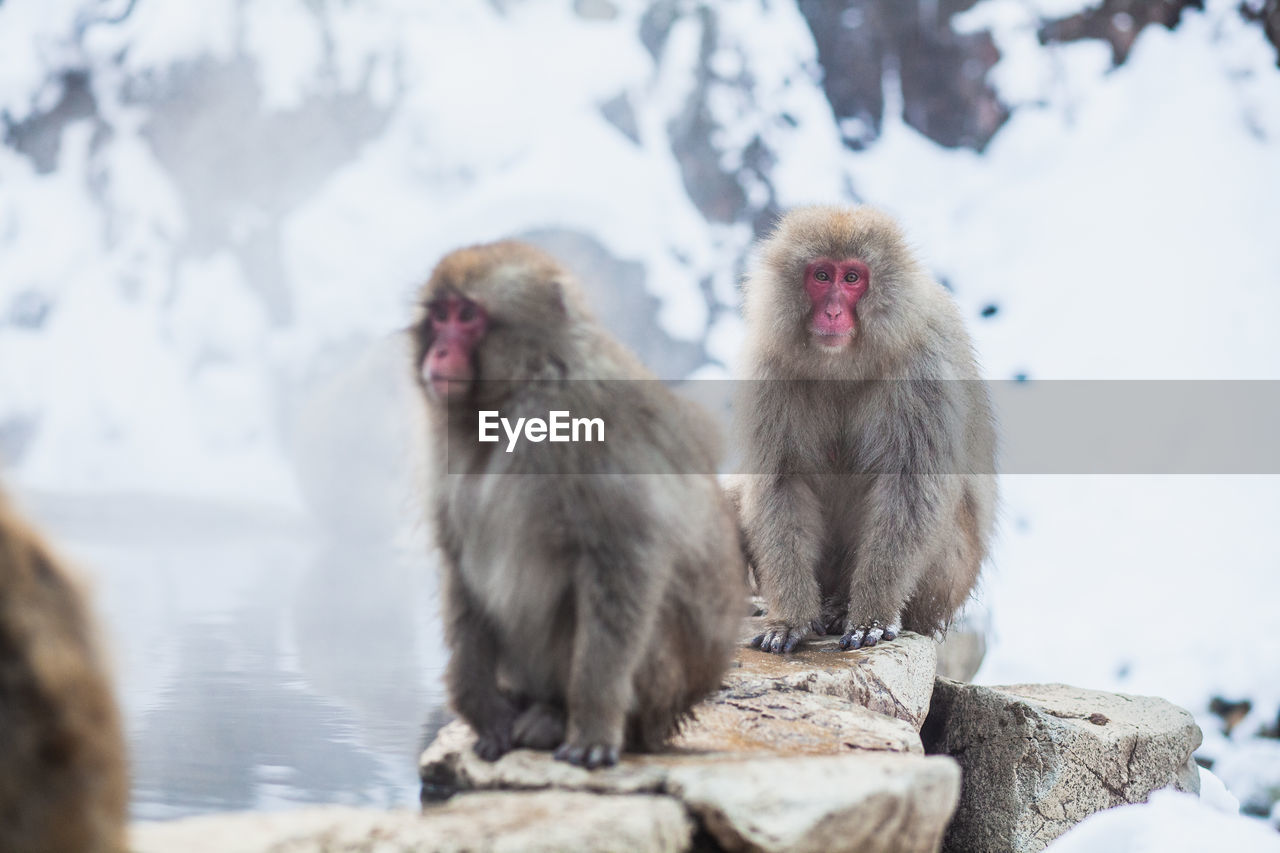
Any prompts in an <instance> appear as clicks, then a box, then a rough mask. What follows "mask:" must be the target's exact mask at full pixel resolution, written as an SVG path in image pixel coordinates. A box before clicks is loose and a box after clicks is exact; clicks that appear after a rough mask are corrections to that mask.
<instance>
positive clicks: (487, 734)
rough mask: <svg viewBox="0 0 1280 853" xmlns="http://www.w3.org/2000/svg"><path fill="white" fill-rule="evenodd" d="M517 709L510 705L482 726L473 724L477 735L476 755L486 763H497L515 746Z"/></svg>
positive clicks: (496, 711) (506, 705) (496, 712)
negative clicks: (514, 734)
mask: <svg viewBox="0 0 1280 853" xmlns="http://www.w3.org/2000/svg"><path fill="white" fill-rule="evenodd" d="M515 719H516V715H515V709H514V708H513V707H511V706H510V704H509V703H503V705H502V707H500V708H499V709H497V710H495V712H494V713H493V714H492V715H490V716H489V717H488V718H487V719H486V720H485V722H484V724H482V725H476V724H475V723H473V724H472V728H473V729H474V730H475V733H476V742H475V746H473V747H472V749H474V750H475V753H476V755H478V756H480V757H481V758H483V759H484V760H485V761H497V760H498V759H499V758H501V757H502V756H504V755H506V754H507V753H508V752H510V751H511V747H512V746H513V744H514V740H513V731H514V725H515Z"/></svg>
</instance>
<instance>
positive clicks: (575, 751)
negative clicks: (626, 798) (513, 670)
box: [555, 534, 662, 769]
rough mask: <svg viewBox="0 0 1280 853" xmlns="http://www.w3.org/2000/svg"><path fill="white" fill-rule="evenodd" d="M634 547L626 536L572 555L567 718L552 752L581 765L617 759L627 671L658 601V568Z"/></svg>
mask: <svg viewBox="0 0 1280 853" xmlns="http://www.w3.org/2000/svg"><path fill="white" fill-rule="evenodd" d="M633 538H634V534H633ZM599 550H600V551H605V549H604V548H603V547H602V548H601V549H599ZM639 551H640V549H639V548H637V547H635V545H634V543H632V544H630V545H628V546H627V547H622V548H620V549H619V550H618V551H616V552H613V553H608V552H605V553H595V554H591V555H584V556H583V557H582V558H581V559H579V561H578V566H577V568H576V572H575V578H574V582H575V589H576V596H577V607H576V612H577V625H576V626H575V630H574V637H573V660H572V662H571V664H570V669H569V689H568V697H567V698H568V701H567V705H568V712H569V713H568V718H569V720H568V727H567V731H566V733H565V741H564V743H562V744H561V745H560V747H559V748H558V749H557V750H556V752H555V757H556V758H557V759H559V760H560V761H567V762H569V763H570V764H577V765H580V766H582V767H586V768H588V769H591V768H595V767H601V766H606V765H612V764H617V763H618V753H619V752H620V750H621V748H622V743H623V736H624V734H625V726H626V718H627V712H628V710H630V708H631V703H632V698H633V696H632V694H633V689H634V688H633V682H634V676H635V670H636V667H637V665H638V664H639V662H640V658H641V656H642V655H643V654H644V653H645V652H646V651H648V647H649V645H650V643H649V637H650V636H651V635H652V632H653V626H654V623H655V622H656V621H657V613H658V608H659V602H658V600H657V596H658V594H659V593H660V590H659V589H658V579H659V577H660V576H661V571H662V569H661V568H660V567H658V566H654V565H648V564H646V563H645V561H644V558H643V556H642V555H641V554H640V553H639Z"/></svg>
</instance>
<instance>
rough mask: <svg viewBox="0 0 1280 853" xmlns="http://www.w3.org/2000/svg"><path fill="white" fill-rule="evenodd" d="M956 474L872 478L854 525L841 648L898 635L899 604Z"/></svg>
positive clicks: (921, 565)
mask: <svg viewBox="0 0 1280 853" xmlns="http://www.w3.org/2000/svg"><path fill="white" fill-rule="evenodd" d="M955 479H956V478H954V477H948V476H938V475H924V474H913V473H903V474H883V475H880V476H878V477H877V478H876V481H875V483H874V484H873V485H872V487H871V491H870V493H869V495H868V498H867V501H866V502H865V504H864V511H863V514H862V523H861V525H860V526H859V533H858V541H859V543H860V545H859V548H858V552H857V556H856V564H855V565H854V568H853V572H852V579H851V583H850V592H849V617H848V619H847V621H846V622H845V629H844V636H843V637H841V638H840V648H842V649H857V648H861V647H862V646H874V645H875V644H876V643H878V642H880V641H881V640H892V639H893V638H894V637H896V636H897V635H898V630H899V626H900V625H901V618H902V610H903V607H904V606H905V605H906V603H907V599H908V598H910V597H911V594H912V593H913V592H914V591H915V589H916V587H917V586H918V585H919V583H920V579H921V577H922V575H923V574H924V572H925V570H926V569H927V568H928V554H927V553H926V549H927V545H928V543H929V541H930V539H931V537H932V536H933V535H934V534H935V533H936V531H937V529H938V525H939V524H940V523H941V519H942V518H943V510H944V508H945V507H950V506H952V505H954V502H955V497H956V496H955V495H954V494H953V492H954V491H955V483H953V482H952V481H953V480H955Z"/></svg>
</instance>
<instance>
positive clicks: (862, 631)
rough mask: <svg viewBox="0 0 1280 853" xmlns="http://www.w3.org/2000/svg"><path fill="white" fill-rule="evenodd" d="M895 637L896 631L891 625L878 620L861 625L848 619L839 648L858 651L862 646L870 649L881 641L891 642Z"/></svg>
mask: <svg viewBox="0 0 1280 853" xmlns="http://www.w3.org/2000/svg"><path fill="white" fill-rule="evenodd" d="M896 636H898V629H897V628H895V627H894V626H892V625H886V624H885V623H883V622H881V621H880V620H879V619H872V620H871V621H870V622H863V623H857V622H855V621H854V620H852V619H850V620H849V622H848V624H846V625H845V629H844V636H843V637H841V638H840V648H842V649H860V648H862V647H863V646H866V647H868V648H870V647H871V646H874V645H875V644H876V643H878V642H880V641H881V640H892V639H893V638H894V637H896Z"/></svg>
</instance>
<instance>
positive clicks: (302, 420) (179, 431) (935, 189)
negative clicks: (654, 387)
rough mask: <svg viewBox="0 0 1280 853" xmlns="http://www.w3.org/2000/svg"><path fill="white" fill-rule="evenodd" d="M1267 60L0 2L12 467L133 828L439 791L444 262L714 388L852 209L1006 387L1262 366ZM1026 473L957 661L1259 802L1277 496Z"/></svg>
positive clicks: (1154, 8)
mask: <svg viewBox="0 0 1280 853" xmlns="http://www.w3.org/2000/svg"><path fill="white" fill-rule="evenodd" d="M1277 42H1280V3H1277V2H1276V0H1265V2H1264V0H1245V2H1243V3H1241V2H1238V0H1204V2H1197V0H1102V2H1097V0H1094V2H1083V0H981V2H976V1H975V0H832V2H825V0H708V2H691V0H656V2H652V3H635V2H627V0H555V1H554V2H552V0H546V1H545V2H543V0H471V1H470V2H449V3H418V2H411V0H364V2H360V3H354V2H341V1H340V0H253V2H249V0H200V2H196V3H163V2H160V0H111V2H95V0H0V134H2V137H3V145H2V146H0V469H2V470H0V474H3V478H4V480H5V481H6V483H7V485H8V486H9V488H10V489H11V490H13V491H14V492H16V494H17V496H18V498H19V500H20V501H21V502H22V503H23V504H24V505H25V506H26V507H27V509H28V510H29V512H30V513H31V514H33V515H34V516H35V517H36V518H37V519H38V520H39V521H40V522H42V524H43V525H45V526H46V527H47V528H48V529H49V530H50V532H51V533H52V534H53V535H54V536H55V537H57V538H58V539H59V541H60V542H61V543H62V545H63V549H64V550H65V551H67V552H68V553H69V554H71V555H72V556H73V557H74V558H76V560H77V561H78V562H79V563H80V564H81V565H82V566H83V567H84V568H85V569H86V571H87V572H88V573H89V574H91V575H92V576H93V578H94V579H95V585H96V588H97V592H98V595H99V604H100V609H101V610H102V611H103V613H104V616H105V620H106V622H107V624H108V628H109V631H110V634H111V636H112V640H113V643H114V647H115V649H114V651H115V655H116V658H117V660H118V662H119V675H120V682H121V689H122V693H123V700H124V702H125V706H126V711H127V713H128V718H129V724H130V733H131V739H132V744H133V749H134V754H135V764H136V767H135V775H136V797H137V803H136V806H135V812H136V813H137V814H138V815H139V816H140V817H164V816H169V815H177V814H186V813H192V812H198V811H209V810H220V809H232V808H274V807H281V806H285V805H288V804H291V803H298V802H306V801H345V802H364V803H374V804H381V803H409V802H412V801H413V799H414V796H415V792H416V785H415V779H414V755H415V750H416V746H417V742H418V740H419V738H420V736H421V725H422V723H423V721H424V720H429V719H430V718H431V717H432V715H433V714H434V713H435V712H434V710H433V709H435V708H437V707H438V705H439V702H440V690H439V681H438V679H439V672H440V667H441V664H442V662H443V653H442V652H441V650H440V640H439V637H438V629H437V627H436V623H435V603H434V597H433V589H434V580H433V578H432V573H431V570H430V561H429V558H428V557H427V553H426V546H425V545H424V542H423V540H424V537H423V531H422V528H421V525H420V524H418V523H417V520H416V519H417V510H416V508H415V507H414V502H413V498H412V494H413V485H412V480H413V465H412V462H411V453H410V450H409V445H410V436H411V435H412V434H413V431H414V425H413V422H412V420H411V418H410V417H409V415H408V414H407V412H408V411H409V402H410V401H409V398H408V396H407V394H408V393H409V389H407V385H406V383H407V376H408V368H407V364H406V361H405V359H404V357H403V356H402V354H401V352H400V350H399V346H398V343H397V341H396V339H395V332H396V330H397V329H398V328H400V327H402V326H403V325H404V324H405V323H406V321H407V318H408V313H409V306H410V303H411V297H412V294H413V291H414V287H415V285H416V284H417V283H418V282H419V281H420V280H421V278H422V277H423V276H424V275H425V273H426V272H427V271H428V270H429V269H430V267H431V266H432V264H433V263H434V261H435V260H436V259H437V258H438V257H439V256H440V255H441V254H442V253H443V252H445V251H446V250H448V249H450V248H452V247H454V246H457V245H459V244H463V243H470V242H476V241H481V240H488V239H492V238H496V237H500V236H520V237H524V238H526V239H531V240H533V241H535V242H538V243H540V244H541V245H543V246H545V247H547V248H549V249H551V250H552V251H554V252H556V253H557V254H559V255H561V256H562V257H563V258H564V259H565V260H566V261H567V262H568V263H569V264H570V266H571V267H573V268H575V269H576V270H578V271H579V272H580V274H581V277H582V278H583V279H584V283H585V284H586V285H587V287H588V288H589V290H590V294H591V297H592V298H593V300H594V302H595V304H596V307H597V309H598V311H599V313H600V314H601V316H602V318H603V319H604V321H605V322H606V324H607V325H608V326H609V327H610V328H611V329H612V330H613V331H614V332H616V333H617V334H618V335H619V336H620V337H622V338H623V339H624V340H626V341H627V342H628V343H629V344H630V345H631V346H632V347H633V348H635V349H636V350H637V351H638V352H639V353H640V354H641V355H642V357H643V358H644V359H645V360H646V361H647V362H648V363H649V364H650V365H651V366H652V367H653V368H654V369H655V371H656V372H658V373H659V375H661V376H664V377H669V378H683V377H702V378H714V377H724V376H728V375H730V373H731V370H732V367H733V361H734V357H735V354H736V352H737V349H738V346H739V344H740V341H741V325H740V322H739V319H738V313H737V308H738V291H737V282H738V280H739V278H740V276H741V273H742V271H743V268H744V262H745V259H746V255H747V252H748V248H749V246H750V243H751V241H752V240H753V239H754V238H755V237H756V236H757V235H758V234H760V233H761V232H762V230H764V229H767V228H768V226H769V224H770V223H771V221H772V219H773V217H774V216H775V214H776V213H777V212H778V211H780V210H783V209H785V208H787V207H789V206H791V205H796V204H801V203H807V202H815V201H824V202H832V201H835V202H854V201H865V202H869V203H874V204H877V205H880V206H882V207H885V208H888V209H889V210H891V211H893V212H895V213H896V214H898V215H899V216H900V217H901V219H902V220H903V222H904V223H905V225H906V227H907V230H908V231H909V233H910V235H911V237H912V239H913V240H914V242H915V243H916V244H917V245H918V246H919V248H920V251H921V252H922V254H923V255H924V256H925V258H926V259H927V260H928V262H929V263H930V264H931V266H932V267H933V268H934V269H935V270H936V272H937V274H938V275H939V276H940V277H941V278H942V279H943V280H944V281H945V282H946V283H947V285H948V286H949V287H950V288H951V289H952V290H953V291H954V294H955V297H956V299H957V300H958V302H959V304H960V306H961V308H962V310H963V312H964V314H965V316H966V318H967V319H968V321H969V323H970V326H971V328H972V330H973V332H974V334H975V336H976V340H977V346H978V351H979V355H980V359H981V361H982V363H983V365H984V370H985V373H986V375H987V376H988V377H991V378H996V379H1012V378H1017V377H1029V378H1030V379H1032V380H1038V379H1062V378H1070V379H1116V378H1124V379H1174V378H1185V379H1271V380H1276V379H1280V335H1278V334H1277V333H1276V331H1275V329H1274V325H1273V324H1274V323H1275V318H1277V317H1280V236H1278V235H1280V66H1278V65H1277V57H1278V55H1280V54H1278V51H1277V45H1276V43H1277ZM1269 318H1270V319H1269ZM1098 416H1099V417H1100V418H1105V416H1106V413H1105V412H1099V413H1098ZM1003 491H1004V508H1003V515H1002V529H1001V537H1000V542H999V544H998V546H997V549H996V554H995V559H994V561H993V565H992V566H991V567H990V570H989V572H988V574H987V580H986V582H985V585H984V587H983V589H982V591H981V596H980V597H981V600H982V603H983V605H984V611H985V613H986V616H985V618H988V619H989V620H990V630H991V636H990V651H989V654H988V657H987V660H986V663H985V665H984V667H983V669H982V670H981V672H980V673H979V675H978V678H977V680H979V681H985V682H990V683H1013V682H1018V681H1062V682H1067V683H1072V684H1077V685H1081V686H1086V687H1095V688H1103V689H1113V690H1119V691H1123V692H1131V693H1152V694H1158V695H1162V696H1166V697H1168V698H1170V699H1172V700H1173V701H1175V702H1178V703H1180V704H1182V705H1184V706H1186V707H1187V708H1189V709H1190V710H1192V711H1193V712H1194V713H1196V714H1197V716H1198V718H1199V719H1200V721H1201V724H1202V726H1203V727H1204V729H1205V731H1206V744H1205V747H1204V749H1203V750H1202V753H1201V754H1202V756H1203V757H1204V759H1205V760H1206V761H1213V762H1215V764H1214V767H1215V770H1217V772H1218V773H1219V774H1220V775H1221V777H1222V778H1223V780H1224V781H1225V782H1226V784H1227V787H1228V788H1229V789H1230V790H1232V791H1233V792H1234V793H1235V794H1236V796H1238V797H1239V798H1240V799H1241V800H1242V801H1243V802H1244V805H1245V806H1246V808H1247V810H1248V811H1250V812H1252V813H1255V814H1259V815H1262V814H1266V813H1268V812H1270V811H1271V809H1272V804H1273V803H1274V802H1275V801H1276V800H1277V799H1280V740H1274V739H1268V738H1263V737H1255V735H1257V734H1258V733H1259V732H1260V731H1262V730H1264V729H1266V728H1268V727H1270V728H1271V729H1272V730H1274V728H1275V726H1276V724H1277V712H1278V710H1280V632H1278V631H1277V630H1276V628H1277V624H1278V619H1280V617H1278V616H1277V612H1278V611H1277V607H1278V605H1280V528H1278V527H1277V524H1276V519H1277V515H1278V514H1280V478H1276V477H1261V476H1258V477H1234V478H1231V477H1209V476H1205V477H1159V478H1156V477H1145V478H1144V477H1099V476H1095V477H1047V476H1011V477H1006V478H1005V479H1004V482H1003ZM1214 697H1219V698H1220V699H1221V700H1224V701H1226V702H1228V703H1231V702H1241V701H1245V700H1247V701H1248V702H1249V707H1248V710H1247V712H1244V706H1243V705H1241V706H1238V709H1237V710H1239V711H1241V712H1243V719H1242V720H1240V721H1239V722H1238V723H1237V724H1236V725H1235V727H1234V729H1233V730H1232V734H1231V736H1230V737H1228V736H1225V735H1223V734H1220V731H1221V729H1222V728H1223V721H1222V719H1220V718H1219V717H1218V716H1215V715H1214V714H1212V713H1211V712H1210V710H1209V708H1210V703H1211V700H1212V699H1213V698H1214ZM1219 708H1220V710H1221V706H1219ZM1236 716H1237V717H1238V716H1240V714H1237V715H1236Z"/></svg>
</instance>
